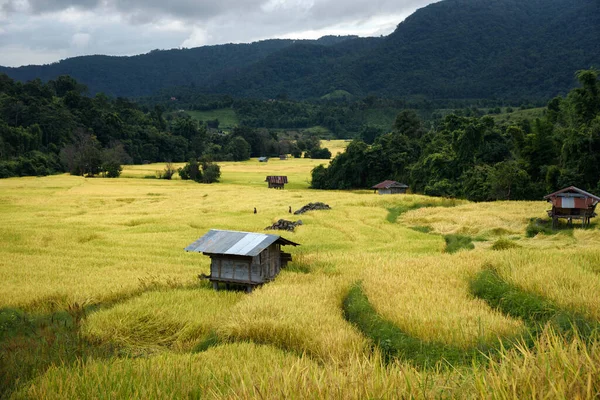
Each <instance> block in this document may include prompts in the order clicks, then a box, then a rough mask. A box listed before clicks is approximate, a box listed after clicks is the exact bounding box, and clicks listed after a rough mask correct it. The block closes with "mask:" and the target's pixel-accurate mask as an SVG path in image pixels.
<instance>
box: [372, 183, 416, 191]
mask: <svg viewBox="0 0 600 400" xmlns="http://www.w3.org/2000/svg"><path fill="white" fill-rule="evenodd" d="M371 189H373V190H375V193H379V194H404V193H406V190H407V189H408V185H405V184H404V183H400V182H396V181H383V182H381V183H378V184H377V185H375V186H373V187H372V188H371Z"/></svg>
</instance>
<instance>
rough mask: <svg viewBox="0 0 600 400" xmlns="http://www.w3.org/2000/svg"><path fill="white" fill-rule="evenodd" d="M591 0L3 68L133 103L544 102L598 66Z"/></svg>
mask: <svg viewBox="0 0 600 400" xmlns="http://www.w3.org/2000/svg"><path fill="white" fill-rule="evenodd" d="M599 39H600V2H599V1H598V0H577V1H572V0H527V1H522V0H445V1H441V2H438V3H434V4H430V5H429V6H427V7H424V8H422V9H419V10H417V11H416V12H415V13H414V14H413V15H411V16H410V17H408V18H407V19H406V20H405V21H403V22H402V23H400V24H399V25H398V26H397V28H396V30H395V31H394V32H393V33H392V34H390V35H389V36H387V37H384V38H357V37H328V38H323V39H322V40H321V41H291V40H269V41H264V42H258V43H252V44H248V45H223V46H208V47H201V48H196V49H189V50H188V49H182V50H169V51H155V52H151V53H149V54H145V55H142V56H136V57H104V56H89V57H77V58H73V59H67V60H64V61H61V62H60V63H57V64H52V65H47V66H27V67H21V68H16V69H0V72H6V73H7V74H8V75H9V76H11V77H13V78H15V79H19V80H27V79H32V78H35V77H40V78H42V80H47V79H53V78H54V77H56V76H58V75H60V74H70V75H72V76H73V77H75V78H77V79H78V80H80V81H82V82H83V83H85V84H86V85H88V86H89V88H90V90H91V92H93V93H94V92H98V91H103V92H106V93H108V94H112V95H121V96H138V95H144V94H149V93H150V92H156V91H157V90H159V89H164V88H167V87H170V86H182V85H183V86H190V85H192V86H195V87H196V88H197V89H198V90H199V91H203V92H205V93H219V94H230V95H234V96H247V97H259V98H271V97H275V96H279V95H282V94H284V95H285V96H286V97H288V98H296V99H304V98H319V97H322V96H324V95H327V94H328V93H331V92H334V91H336V90H343V91H347V92H349V93H351V94H352V95H355V96H365V95H371V94H373V95H379V96H386V97H396V98H407V99H417V100H418V99H479V98H500V99H510V100H515V101H516V100H547V99H549V98H552V97H554V96H556V95H558V94H564V93H566V92H567V91H568V90H569V89H570V88H572V87H573V86H575V85H576V80H575V72H576V71H577V70H581V69H589V68H590V67H600V40H599Z"/></svg>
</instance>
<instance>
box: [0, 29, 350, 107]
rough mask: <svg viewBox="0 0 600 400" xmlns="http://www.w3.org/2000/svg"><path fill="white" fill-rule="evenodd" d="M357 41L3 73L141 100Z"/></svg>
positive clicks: (277, 43) (99, 58)
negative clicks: (302, 49) (66, 80)
mask: <svg viewBox="0 0 600 400" xmlns="http://www.w3.org/2000/svg"><path fill="white" fill-rule="evenodd" d="M355 38H356V36H324V37H322V38H320V39H318V40H291V39H272V40H264V41H260V42H254V43H250V44H224V45H217V46H203V47H196V48H193V49H172V50H153V51H151V52H149V53H147V54H142V55H137V56H103V55H93V56H81V57H73V58H67V59H65V60H61V61H59V62H56V63H52V64H48V65H28V66H23V67H17V68H10V67H0V73H5V74H7V75H8V76H9V77H11V78H13V79H15V80H18V81H23V82H25V81H29V80H33V79H36V78H40V79H41V80H42V81H44V82H45V81H48V80H51V79H56V78H57V77H59V76H61V75H70V76H72V77H73V78H75V79H77V80H78V81H79V82H81V83H84V84H85V85H86V86H87V87H88V89H89V91H90V93H91V94H95V93H98V92H103V93H105V94H108V95H112V96H123V97H137V96H147V95H150V94H152V93H156V92H158V91H159V90H161V89H165V88H169V87H173V86H189V85H194V86H197V87H202V86H207V85H209V84H211V83H212V82H215V81H219V80H221V79H223V78H224V77H235V76H237V74H238V72H239V69H240V68H242V67H245V66H248V65H252V64H253V63H256V62H258V61H260V60H262V59H264V58H265V57H267V56H269V55H270V54H273V53H275V52H278V51H280V50H282V49H285V48H286V47H290V46H293V45H295V44H298V43H312V44H314V45H316V46H319V47H321V46H331V45H335V44H337V43H340V42H343V41H346V40H351V39H355Z"/></svg>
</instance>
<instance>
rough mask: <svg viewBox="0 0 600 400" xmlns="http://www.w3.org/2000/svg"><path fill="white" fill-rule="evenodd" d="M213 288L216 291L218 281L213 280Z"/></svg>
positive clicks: (217, 289)
mask: <svg viewBox="0 0 600 400" xmlns="http://www.w3.org/2000/svg"><path fill="white" fill-rule="evenodd" d="M212 284H213V289H214V290H215V291H216V292H218V291H219V282H213V283H212Z"/></svg>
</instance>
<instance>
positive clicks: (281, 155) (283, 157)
mask: <svg viewBox="0 0 600 400" xmlns="http://www.w3.org/2000/svg"><path fill="white" fill-rule="evenodd" d="M279 159H280V160H287V154H280V155H279Z"/></svg>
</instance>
